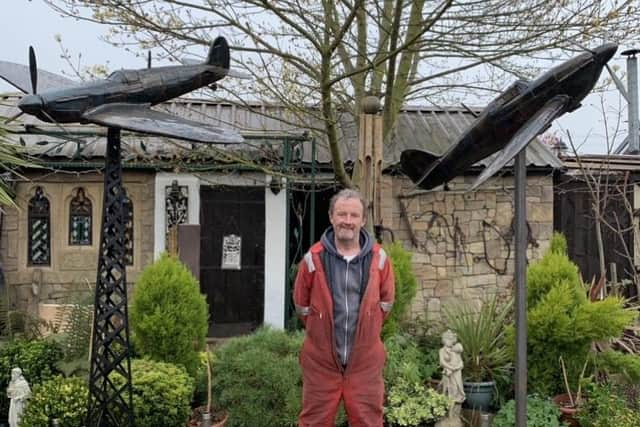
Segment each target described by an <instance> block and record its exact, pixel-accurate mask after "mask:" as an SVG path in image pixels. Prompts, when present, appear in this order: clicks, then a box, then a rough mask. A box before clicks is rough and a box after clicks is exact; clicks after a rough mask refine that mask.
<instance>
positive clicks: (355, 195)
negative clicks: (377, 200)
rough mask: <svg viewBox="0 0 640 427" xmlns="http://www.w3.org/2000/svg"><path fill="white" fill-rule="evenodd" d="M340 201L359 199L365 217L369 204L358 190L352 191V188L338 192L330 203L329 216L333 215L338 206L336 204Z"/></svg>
mask: <svg viewBox="0 0 640 427" xmlns="http://www.w3.org/2000/svg"><path fill="white" fill-rule="evenodd" d="M338 199H358V200H360V204H362V214H363V215H364V214H365V212H366V210H367V202H366V201H365V200H364V198H363V197H362V194H360V192H359V191H357V190H352V189H351V188H345V189H343V190H340V191H338V192H337V193H336V194H334V195H333V197H331V200H330V201H329V215H331V214H332V213H333V208H334V207H335V206H336V202H337V201H338Z"/></svg>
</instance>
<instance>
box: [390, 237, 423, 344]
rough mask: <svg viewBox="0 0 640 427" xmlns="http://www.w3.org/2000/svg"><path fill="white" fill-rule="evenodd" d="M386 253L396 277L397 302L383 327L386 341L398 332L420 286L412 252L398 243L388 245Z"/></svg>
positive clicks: (394, 303)
mask: <svg viewBox="0 0 640 427" xmlns="http://www.w3.org/2000/svg"><path fill="white" fill-rule="evenodd" d="M384 249H385V251H386V252H387V254H388V255H389V259H390V261H391V265H392V266H393V273H394V276H395V285H396V293H395V301H394V302H393V308H392V309H391V313H390V315H389V317H387V319H386V320H385V323H384V325H383V327H382V338H383V339H386V338H387V337H390V336H391V335H393V334H395V333H396V332H397V331H398V328H399V325H400V323H401V321H402V320H403V319H404V318H405V316H406V314H407V310H408V309H409V307H410V306H411V301H412V300H413V298H414V297H415V296H416V288H417V286H418V284H417V281H416V277H415V274H413V269H412V267H411V257H412V255H411V252H409V251H407V250H406V249H405V248H403V247H402V245H401V244H400V243H398V242H395V243H392V244H390V245H386V246H385V247H384Z"/></svg>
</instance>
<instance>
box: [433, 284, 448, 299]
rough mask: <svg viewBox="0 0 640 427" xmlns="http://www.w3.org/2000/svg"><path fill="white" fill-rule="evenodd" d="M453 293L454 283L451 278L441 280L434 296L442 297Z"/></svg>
mask: <svg viewBox="0 0 640 427" xmlns="http://www.w3.org/2000/svg"><path fill="white" fill-rule="evenodd" d="M448 295H453V283H452V282H451V281H450V280H440V281H439V282H438V285H437V286H436V287H435V289H434V296H436V297H438V298H442V297H444V296H448Z"/></svg>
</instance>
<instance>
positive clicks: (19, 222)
mask: <svg viewBox="0 0 640 427" xmlns="http://www.w3.org/2000/svg"><path fill="white" fill-rule="evenodd" d="M29 178H30V179H31V180H30V181H28V182H23V183H20V184H18V185H17V187H16V193H17V199H16V201H17V204H18V206H19V209H17V210H16V209H6V213H5V215H3V220H2V234H1V237H0V259H1V262H2V267H3V271H4V275H5V283H6V285H7V288H8V290H9V298H10V301H11V304H12V306H13V307H14V308H16V309H20V310H28V311H30V312H31V313H34V314H35V313H38V312H39V311H41V310H39V307H41V306H42V304H63V303H68V302H74V298H76V297H74V296H73V294H76V293H77V292H79V291H80V292H82V291H84V292H86V293H89V292H91V293H92V292H93V289H94V285H95V280H96V269H97V260H98V246H99V244H100V222H101V219H102V197H103V195H102V187H103V177H102V175H100V174H98V173H79V174H75V173H69V172H67V173H55V174H49V175H32V176H29ZM123 178H124V186H125V188H126V190H127V194H128V195H129V198H130V199H131V200H132V203H133V209H134V214H133V218H134V247H133V250H134V257H133V258H134V263H133V265H131V266H127V282H128V283H129V286H131V284H132V283H133V282H134V281H135V280H136V278H137V276H138V274H139V273H140V271H141V270H142V269H143V268H144V267H145V266H146V265H148V264H149V263H151V262H152V261H153V209H154V204H153V203H154V201H153V196H154V174H153V173H144V172H130V171H125V172H124V177H123ZM37 186H41V187H42V189H43V191H44V194H45V196H46V197H47V198H48V199H49V203H50V221H51V265H49V266H29V265H28V264H27V253H28V250H27V243H28V231H27V215H28V208H27V206H28V201H29V199H30V198H31V197H33V195H34V191H35V188H36V187H37ZM78 187H83V188H84V189H85V192H86V195H87V197H88V198H89V199H90V200H91V203H92V241H91V245H87V246H70V245H69V238H68V233H69V231H68V230H69V201H70V200H71V198H72V195H73V194H75V190H76V189H77V188H78Z"/></svg>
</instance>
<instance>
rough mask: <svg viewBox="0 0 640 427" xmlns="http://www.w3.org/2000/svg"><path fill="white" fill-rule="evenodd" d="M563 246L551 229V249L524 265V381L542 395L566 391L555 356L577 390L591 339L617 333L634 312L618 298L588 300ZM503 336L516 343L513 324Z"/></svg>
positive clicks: (618, 333) (603, 338) (512, 343)
mask: <svg viewBox="0 0 640 427" xmlns="http://www.w3.org/2000/svg"><path fill="white" fill-rule="evenodd" d="M565 251H566V242H565V241H564V238H563V237H562V235H560V234H555V235H554V237H553V240H552V243H551V250H549V251H548V252H547V253H546V254H545V255H544V257H543V258H542V259H541V260H539V261H538V262H535V263H533V264H531V265H530V266H529V268H528V269H527V292H528V293H527V300H528V313H527V331H528V337H527V358H528V368H529V372H528V381H529V389H530V390H531V391H532V392H535V393H538V394H540V395H542V396H553V395H555V394H558V393H561V392H565V391H566V388H565V386H564V382H563V379H562V375H561V371H560V363H559V360H560V357H562V358H563V360H564V362H565V364H566V367H567V377H568V381H569V386H570V388H571V390H576V389H577V385H578V382H579V381H580V372H581V371H582V369H583V366H584V364H585V362H586V361H587V360H589V359H590V357H591V354H590V349H591V344H592V343H593V342H594V341H601V340H607V339H609V338H614V337H618V336H619V335H620V334H621V333H622V331H623V329H624V327H625V326H626V325H629V324H630V323H631V322H632V320H633V319H634V317H635V314H634V313H633V312H631V311H628V310H625V309H624V305H623V301H622V300H621V299H620V298H617V297H608V298H606V299H605V300H603V301H597V302H591V301H589V300H588V298H587V296H586V289H585V287H584V284H583V283H582V280H581V279H580V275H579V273H578V268H577V267H576V265H575V264H574V263H573V262H571V260H569V258H568V256H567V254H566V252H565ZM507 336H508V339H507V341H508V342H509V343H510V345H511V348H515V331H514V328H513V327H512V326H511V327H509V328H508V331H507Z"/></svg>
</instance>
